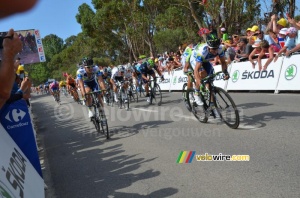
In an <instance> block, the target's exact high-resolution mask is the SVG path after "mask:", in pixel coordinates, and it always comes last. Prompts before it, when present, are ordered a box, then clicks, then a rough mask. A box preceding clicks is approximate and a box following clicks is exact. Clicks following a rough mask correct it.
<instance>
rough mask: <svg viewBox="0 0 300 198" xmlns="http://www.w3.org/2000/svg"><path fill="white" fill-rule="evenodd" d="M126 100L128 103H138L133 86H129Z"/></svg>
mask: <svg viewBox="0 0 300 198" xmlns="http://www.w3.org/2000/svg"><path fill="white" fill-rule="evenodd" d="M128 98H129V99H130V102H138V94H137V91H136V88H135V86H134V85H131V86H130V87H129V89H128Z"/></svg>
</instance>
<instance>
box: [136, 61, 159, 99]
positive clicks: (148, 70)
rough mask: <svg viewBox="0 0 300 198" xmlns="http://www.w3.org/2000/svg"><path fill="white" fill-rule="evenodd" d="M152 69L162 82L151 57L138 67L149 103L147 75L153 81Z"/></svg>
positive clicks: (153, 73)
mask: <svg viewBox="0 0 300 198" xmlns="http://www.w3.org/2000/svg"><path fill="white" fill-rule="evenodd" d="M153 69H155V70H156V71H157V73H158V75H159V76H160V77H161V80H162V81H164V76H163V75H162V74H161V72H160V71H159V69H158V67H157V66H156V65H155V64H154V58H153V57H151V58H149V59H148V60H146V61H144V62H143V63H142V64H141V66H140V71H141V74H142V79H143V83H144V84H145V90H146V97H147V102H150V97H149V96H150V95H149V86H148V82H149V80H150V77H148V74H149V76H152V78H153V79H155V72H154V70H153Z"/></svg>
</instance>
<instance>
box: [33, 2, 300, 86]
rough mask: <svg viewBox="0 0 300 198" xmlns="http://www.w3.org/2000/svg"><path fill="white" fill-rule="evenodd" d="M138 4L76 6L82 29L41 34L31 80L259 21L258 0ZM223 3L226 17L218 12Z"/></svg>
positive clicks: (128, 58) (114, 62)
mask: <svg viewBox="0 0 300 198" xmlns="http://www.w3.org/2000/svg"><path fill="white" fill-rule="evenodd" d="M140 2H141V0H123V1H120V0H92V4H93V6H94V9H92V8H91V7H90V6H89V5H87V4H86V3H83V4H82V5H81V6H79V8H78V13H77V15H76V21H77V22H78V23H79V24H80V25H81V28H82V33H79V34H78V35H73V36H70V37H69V38H67V39H66V40H65V41H63V39H61V38H59V37H58V36H56V35H54V34H50V35H47V36H46V37H45V38H43V45H44V50H45V54H46V59H47V62H46V63H38V64H32V65H29V66H28V71H29V73H30V77H31V78H32V79H33V80H34V83H35V84H38V83H42V82H44V81H46V80H47V78H56V79H58V80H60V79H62V78H63V77H62V73H63V72H68V73H70V74H72V75H73V76H75V73H76V70H77V69H78V68H77V66H78V64H79V63H80V62H81V59H82V58H83V57H91V58H93V60H94V62H95V63H96V64H98V65H101V66H106V65H118V64H123V63H126V62H132V61H135V60H137V57H138V56H139V55H141V54H145V55H147V56H150V55H153V56H155V55H156V54H158V53H162V52H165V51H174V52H176V51H177V49H178V46H180V45H186V44H189V43H192V42H193V43H195V42H198V41H199V40H200V38H199V36H198V35H197V31H198V30H199V28H201V27H206V28H210V27H209V25H213V26H214V28H216V29H220V27H221V26H222V27H226V29H227V30H228V32H229V34H232V33H239V32H240V30H242V29H247V28H248V27H251V26H252V25H254V24H258V23H259V22H260V21H261V20H260V18H259V16H260V15H261V13H260V7H261V5H260V3H261V1H260V0H208V3H207V4H206V5H202V4H200V3H201V2H202V0H169V1H161V0H143V5H142V6H141V5H140ZM222 2H224V3H225V7H226V9H225V12H224V14H223V15H224V16H222V17H223V18H225V21H222V17H221V16H220V14H221V13H222V12H221V9H220V6H221V4H222ZM283 6H284V9H286V8H287V7H286V6H287V5H286V4H284V5H283ZM298 17H299V18H297V17H296V20H299V19H300V16H298ZM74 20H75V19H74Z"/></svg>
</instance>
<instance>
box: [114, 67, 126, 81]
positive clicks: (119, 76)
mask: <svg viewBox="0 0 300 198" xmlns="http://www.w3.org/2000/svg"><path fill="white" fill-rule="evenodd" d="M111 78H112V79H113V80H114V81H115V82H116V81H123V80H124V75H122V74H121V72H119V70H118V68H114V69H113V70H112V77H111Z"/></svg>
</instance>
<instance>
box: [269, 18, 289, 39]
mask: <svg viewBox="0 0 300 198" xmlns="http://www.w3.org/2000/svg"><path fill="white" fill-rule="evenodd" d="M287 24H288V22H287V20H286V19H285V18H281V19H280V20H278V21H277V23H276V15H275V14H273V15H272V16H271V26H272V28H271V29H272V30H273V32H274V33H275V34H278V33H279V31H280V30H281V29H282V28H285V27H287Z"/></svg>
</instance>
